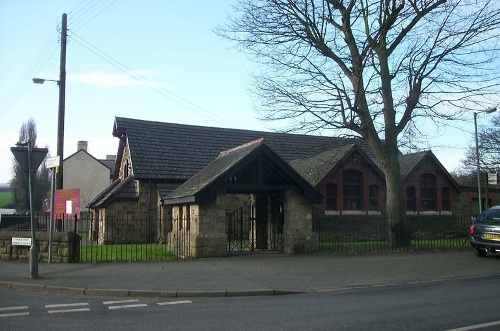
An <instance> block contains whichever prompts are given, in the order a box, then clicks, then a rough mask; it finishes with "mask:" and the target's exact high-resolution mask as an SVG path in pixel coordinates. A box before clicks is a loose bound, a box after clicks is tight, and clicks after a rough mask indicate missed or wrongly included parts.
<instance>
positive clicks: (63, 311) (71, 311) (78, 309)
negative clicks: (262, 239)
mask: <svg viewBox="0 0 500 331" xmlns="http://www.w3.org/2000/svg"><path fill="white" fill-rule="evenodd" d="M81 311H90V308H74V309H61V310H49V311H48V313H49V314H57V313H76V312H81Z"/></svg>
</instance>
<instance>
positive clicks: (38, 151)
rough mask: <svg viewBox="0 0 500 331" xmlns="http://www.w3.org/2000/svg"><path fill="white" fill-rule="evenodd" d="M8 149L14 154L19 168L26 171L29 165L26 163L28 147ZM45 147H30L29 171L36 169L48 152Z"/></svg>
mask: <svg viewBox="0 0 500 331" xmlns="http://www.w3.org/2000/svg"><path fill="white" fill-rule="evenodd" d="M10 151H11V152H12V154H14V157H15V158H16V161H17V163H19V165H20V166H21V169H22V170H23V171H25V172H28V171H29V169H30V167H29V164H28V148H26V147H11V148H10ZM48 151H49V150H48V149H47V148H32V149H31V171H36V170H37V169H38V167H39V166H40V164H42V161H43V159H44V158H45V156H46V155H47V153H48Z"/></svg>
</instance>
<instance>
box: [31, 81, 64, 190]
mask: <svg viewBox="0 0 500 331" xmlns="http://www.w3.org/2000/svg"><path fill="white" fill-rule="evenodd" d="M32 81H33V83H35V84H43V83H45V82H56V83H57V85H58V86H59V110H58V116H57V157H59V166H58V167H57V170H56V189H58V190H60V189H62V188H63V162H62V160H63V159H64V158H63V150H64V114H65V96H64V94H65V89H63V88H61V87H62V84H61V81H59V80H54V79H44V78H33V79H32Z"/></svg>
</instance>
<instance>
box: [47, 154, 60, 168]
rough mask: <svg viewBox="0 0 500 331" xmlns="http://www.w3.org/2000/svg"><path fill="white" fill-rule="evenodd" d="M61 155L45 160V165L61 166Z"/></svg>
mask: <svg viewBox="0 0 500 331" xmlns="http://www.w3.org/2000/svg"><path fill="white" fill-rule="evenodd" d="M59 159H60V157H59V156H54V157H49V158H48V159H46V160H45V167H46V168H47V169H50V168H56V167H59Z"/></svg>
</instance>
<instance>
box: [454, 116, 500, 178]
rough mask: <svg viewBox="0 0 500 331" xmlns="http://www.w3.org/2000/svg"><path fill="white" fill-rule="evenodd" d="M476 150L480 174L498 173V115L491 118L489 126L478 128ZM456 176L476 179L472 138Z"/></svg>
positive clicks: (474, 148) (499, 154) (499, 155)
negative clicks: (477, 151)
mask: <svg viewBox="0 0 500 331" xmlns="http://www.w3.org/2000/svg"><path fill="white" fill-rule="evenodd" d="M478 150H479V155H480V157H479V162H480V163H479V167H480V170H481V172H498V171H499V170H500V115H496V116H493V117H492V118H491V120H490V123H489V124H487V125H484V126H480V127H478ZM458 174H459V175H462V176H469V177H471V178H472V179H475V178H477V177H476V176H477V159H476V145H475V137H474V136H471V143H470V144H469V147H468V148H467V152H466V154H465V157H464V158H463V159H462V160H461V167H460V169H458ZM476 180H477V179H476Z"/></svg>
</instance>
